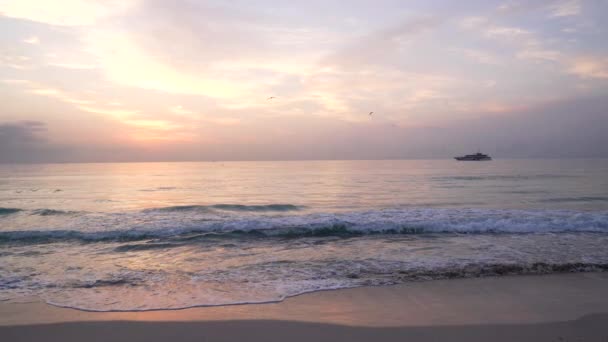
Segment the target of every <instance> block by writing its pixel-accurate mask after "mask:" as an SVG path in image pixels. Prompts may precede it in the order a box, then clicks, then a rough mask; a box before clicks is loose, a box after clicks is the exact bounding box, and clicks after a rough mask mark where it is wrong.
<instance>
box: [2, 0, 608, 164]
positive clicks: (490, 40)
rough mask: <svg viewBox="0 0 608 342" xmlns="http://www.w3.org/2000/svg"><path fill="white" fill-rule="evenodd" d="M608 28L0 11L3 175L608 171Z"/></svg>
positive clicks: (206, 13)
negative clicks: (586, 162) (602, 164)
mask: <svg viewBox="0 0 608 342" xmlns="http://www.w3.org/2000/svg"><path fill="white" fill-rule="evenodd" d="M607 15H608V1H606V0H596V1H593V0H589V1H584V0H567V1H506V0H504V1H485V0H484V1H448V0H445V1H422V0H420V1H397V0H395V1H389V0H377V1H363V0H360V1H357V0H355V1H337V0H333V1H332V0H324V1H320V0H310V1H278V0H276V1H270V0H266V1H244V0H243V1H237V0H232V1H228V0H224V1H219V0H218V1H202V0H201V1H195V0H190V1H184V0H175V1H174V0H172V1H169V0H106V1H102V0H98V1H94V0H57V1H40V0H0V49H1V54H0V96H1V98H2V101H1V102H0V162H66V161H156V160H159V161H161V160H268V159H380V158H446V157H451V156H453V155H454V154H461V153H469V152H475V151H476V150H477V148H481V149H482V150H483V151H484V152H489V153H491V154H492V155H493V156H496V157H577V156H582V157H608V147H607V146H608V133H606V132H608V38H607V37H608V20H607V19H606V17H607ZM271 96H274V97H276V98H275V99H272V100H268V98H269V97H271ZM371 111H373V112H374V114H373V115H372V116H370V115H368V113H369V112H371Z"/></svg>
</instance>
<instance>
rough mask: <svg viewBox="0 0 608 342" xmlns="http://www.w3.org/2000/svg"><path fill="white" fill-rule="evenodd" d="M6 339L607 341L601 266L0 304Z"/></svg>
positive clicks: (606, 285) (607, 297)
mask: <svg viewBox="0 0 608 342" xmlns="http://www.w3.org/2000/svg"><path fill="white" fill-rule="evenodd" d="M0 336H2V337H3V338H6V339H7V340H10V341H38V340H44V341H46V342H54V341H83V340H87V341H129V342H134V341H153V342H155V341H158V342H161V341H162V342H166V341H167V340H168V339H172V338H173V339H175V338H178V339H179V340H180V341H201V340H202V341H243V340H247V341H254V342H258V341H259V342H262V341H285V340H288V339H289V340H291V341H292V342H299V341H303V342H304V341H306V342H309V341H341V340H348V341H355V342H356V341H403V340H410V341H473V342H475V341H479V342H481V341H524V342H526V341H530V342H531V341H598V342H605V341H607V340H608V273H606V272H602V273H571V274H551V275H523V276H503V277H488V278H469V279H450V280H433V281H427V282H413V283H406V284H400V285H392V286H380V287H357V288H350V289H340V290H330V291H318V292H312V293H307V294H302V295H298V296H295V297H290V298H287V299H285V300H284V301H282V302H278V303H268V304H242V305H231V306H216V307H197V308H190V309H180V310H159V311H140V312H137V311H131V312H87V311H80V310H76V309H66V308H59V307H54V306H51V305H48V304H46V303H43V302H41V301H39V300H33V301H30V302H26V303H6V302H4V303H0Z"/></svg>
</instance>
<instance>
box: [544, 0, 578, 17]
mask: <svg viewBox="0 0 608 342" xmlns="http://www.w3.org/2000/svg"><path fill="white" fill-rule="evenodd" d="M548 9H549V16H550V17H554V18H556V17H557V18H559V17H571V16H577V15H579V14H580V13H581V9H582V2H581V1H580V0H566V1H558V2H556V3H554V4H552V5H550V6H549V7H548Z"/></svg>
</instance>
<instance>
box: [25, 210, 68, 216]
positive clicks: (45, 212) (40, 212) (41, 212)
mask: <svg viewBox="0 0 608 342" xmlns="http://www.w3.org/2000/svg"><path fill="white" fill-rule="evenodd" d="M77 213H78V212H76V211H64V210H55V209H36V210H32V215H40V216H53V215H72V214H77Z"/></svg>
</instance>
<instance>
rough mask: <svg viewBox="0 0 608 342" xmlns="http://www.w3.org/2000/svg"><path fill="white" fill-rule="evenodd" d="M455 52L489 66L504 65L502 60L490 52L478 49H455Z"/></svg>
mask: <svg viewBox="0 0 608 342" xmlns="http://www.w3.org/2000/svg"><path fill="white" fill-rule="evenodd" d="M453 51H454V52H457V53H462V54H463V55H464V56H466V57H467V58H469V59H471V60H473V61H475V62H477V63H480V64H487V65H504V62H503V61H502V59H501V58H500V57H499V56H498V55H496V54H494V53H492V52H489V51H483V50H477V49H453Z"/></svg>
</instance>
